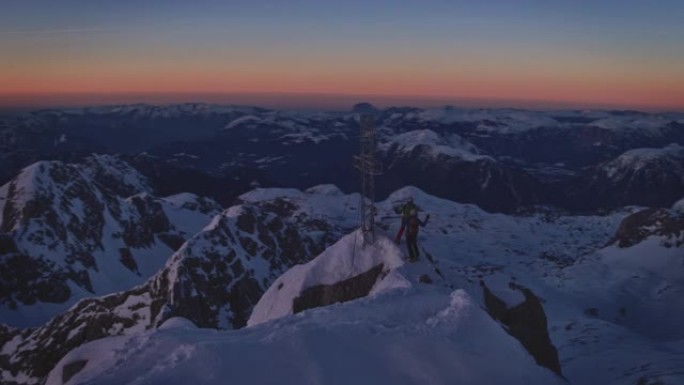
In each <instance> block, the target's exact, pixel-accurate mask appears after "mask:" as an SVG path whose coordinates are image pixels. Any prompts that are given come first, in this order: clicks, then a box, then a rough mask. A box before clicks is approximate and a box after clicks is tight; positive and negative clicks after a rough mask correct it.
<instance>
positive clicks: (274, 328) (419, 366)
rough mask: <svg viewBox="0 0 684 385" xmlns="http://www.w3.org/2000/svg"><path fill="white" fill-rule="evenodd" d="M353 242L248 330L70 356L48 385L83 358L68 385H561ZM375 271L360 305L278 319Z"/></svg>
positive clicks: (460, 308) (285, 291) (495, 332)
mask: <svg viewBox="0 0 684 385" xmlns="http://www.w3.org/2000/svg"><path fill="white" fill-rule="evenodd" d="M361 236H362V235H360V234H359V233H358V232H355V233H353V234H350V235H348V236H346V237H344V238H342V240H340V241H339V242H338V243H337V244H335V245H333V246H332V247H330V248H329V249H328V250H326V251H325V252H324V253H323V254H322V255H320V256H319V257H317V258H316V259H314V260H313V261H311V262H309V263H307V264H305V265H299V266H296V267H295V268H293V269H291V270H290V271H288V272H287V273H286V274H285V275H283V276H282V277H281V278H279V279H278V280H276V282H275V283H274V284H273V286H272V287H271V289H269V291H268V292H267V293H266V294H265V295H264V297H263V298H262V301H260V304H259V305H257V307H256V308H255V312H254V314H253V316H252V319H250V324H251V325H257V326H251V327H248V328H246V329H242V330H238V331H231V332H216V331H208V330H201V329H195V328H194V327H193V326H192V325H191V324H189V322H188V321H183V320H182V319H172V320H169V321H168V322H167V325H166V326H162V328H161V330H159V331H158V332H156V333H153V334H140V335H134V336H130V337H128V338H119V337H117V338H113V339H111V341H107V340H101V341H96V342H93V343H90V344H88V345H85V346H83V347H81V348H79V349H77V350H75V351H73V352H72V353H70V354H69V355H68V356H67V357H65V358H64V359H63V360H62V363H61V364H59V365H58V366H57V367H56V368H55V369H54V370H53V372H52V374H51V376H50V378H49V379H48V381H47V383H48V384H62V382H61V380H62V378H61V373H63V367H64V364H68V363H70V362H74V361H79V360H87V363H86V367H85V369H84V370H83V371H82V372H81V373H79V374H77V375H76V376H74V377H73V378H72V380H71V382H68V383H69V384H120V383H135V384H157V383H159V384H161V383H164V384H186V383H205V384H220V383H225V381H226V380H227V379H230V382H231V383H236V384H248V383H249V384H271V383H272V384H350V383H354V384H383V383H393V384H426V383H427V384H452V383H468V384H493V383H502V382H506V383H509V384H533V383H544V384H554V383H558V384H560V383H562V380H561V379H560V378H559V377H556V376H555V375H554V374H553V373H551V372H550V371H548V370H546V369H544V368H541V367H539V366H537V365H536V364H535V362H534V360H533V359H532V358H531V356H529V354H528V353H527V352H526V351H525V350H524V348H523V347H522V346H521V345H520V344H519V343H517V341H515V340H514V339H512V338H511V337H510V336H508V334H506V332H505V331H504V330H503V329H502V328H501V327H500V326H499V325H498V324H497V323H496V322H495V321H493V320H492V319H491V318H490V317H489V316H488V315H487V314H486V313H485V312H484V311H483V310H482V309H481V308H480V307H479V306H478V304H477V303H476V302H475V301H474V300H473V299H472V298H471V297H470V296H469V295H468V294H467V293H466V292H465V291H464V290H460V289H458V290H453V291H448V290H443V289H442V288H434V287H417V286H416V285H415V284H412V283H411V282H410V278H411V277H412V276H413V274H412V273H413V271H412V270H411V269H410V268H404V267H402V265H403V262H402V254H401V251H400V249H399V248H398V247H397V246H396V245H395V244H394V243H393V242H392V241H391V240H389V238H386V237H381V238H380V239H378V240H376V243H375V245H374V246H367V247H365V248H362V247H361V244H359V238H360V237H361ZM357 247H358V250H359V252H358V253H355V252H354V249H355V248H357ZM377 263H383V264H384V265H385V266H386V268H387V271H386V273H387V275H386V276H384V278H383V279H381V280H380V281H379V282H377V283H376V285H375V287H374V289H373V290H372V291H371V294H370V295H369V296H368V297H366V298H364V299H361V300H357V301H352V302H347V303H344V304H337V305H332V306H329V307H326V308H319V309H313V310H310V311H306V312H304V313H300V314H298V315H296V316H289V317H284V318H281V317H283V316H285V315H287V314H291V313H292V311H291V308H289V306H288V305H291V303H292V302H291V299H292V298H293V297H294V296H296V295H298V294H300V293H301V292H302V291H303V290H304V289H306V288H307V287H310V286H313V285H318V284H332V283H335V282H339V281H340V280H344V279H346V278H349V277H353V276H355V275H358V274H360V273H363V272H364V271H366V270H368V269H370V268H371V267H372V266H374V265H375V264H377ZM406 277H408V278H406ZM278 287H280V288H281V289H278ZM281 291H282V292H281ZM270 319H273V321H270V322H266V321H268V320H270Z"/></svg>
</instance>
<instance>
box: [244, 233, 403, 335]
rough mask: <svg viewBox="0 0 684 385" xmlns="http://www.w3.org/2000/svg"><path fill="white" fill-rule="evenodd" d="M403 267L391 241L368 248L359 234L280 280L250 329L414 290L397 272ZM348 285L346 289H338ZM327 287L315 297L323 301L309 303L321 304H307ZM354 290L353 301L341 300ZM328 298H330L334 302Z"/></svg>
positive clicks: (262, 302)
mask: <svg viewBox="0 0 684 385" xmlns="http://www.w3.org/2000/svg"><path fill="white" fill-rule="evenodd" d="M403 264H404V262H403V258H402V253H401V251H400V250H399V248H398V247H397V245H396V244H394V242H392V241H391V240H390V239H389V238H387V237H379V238H378V239H376V241H375V244H373V245H372V246H368V245H367V246H364V242H363V233H361V232H360V231H359V230H357V231H355V232H354V233H352V234H349V235H347V236H345V237H343V238H342V239H340V241H338V242H337V243H335V244H334V245H332V246H330V247H328V248H327V249H326V250H325V251H324V252H323V253H322V254H321V255H319V256H317V257H316V258H315V259H314V260H312V261H311V262H308V263H306V264H304V265H297V266H295V267H293V268H291V269H290V270H288V271H287V272H286V273H285V274H283V275H281V276H280V277H279V278H278V279H276V280H275V282H273V284H272V285H271V287H270V288H269V289H268V290H267V291H266V292H265V293H264V295H263V296H262V297H261V299H260V300H259V302H258V303H257V304H256V306H255V307H254V311H253V312H252V315H251V316H250V318H249V320H248V321H247V325H249V326H253V325H258V324H260V323H263V322H266V321H269V320H271V319H276V318H280V317H283V316H285V315H288V314H293V313H295V312H299V311H303V310H305V309H306V308H308V307H313V306H315V307H318V306H322V305H323V304H326V302H330V301H332V302H333V303H334V302H338V301H343V300H345V301H346V300H349V299H351V298H352V297H362V296H365V295H368V294H375V293H378V292H382V291H385V290H389V289H391V288H395V287H397V286H400V287H406V286H407V285H408V286H410V284H409V283H408V282H407V281H406V279H405V278H403V277H402V276H401V275H400V274H398V273H396V271H395V269H396V268H397V267H399V266H401V265H403ZM366 276H367V278H366ZM354 280H356V282H353V281H354ZM385 280H387V281H385ZM345 281H346V282H347V284H346V286H345V287H342V286H341V285H340V286H339V287H338V288H335V287H334V285H335V284H340V283H342V282H345ZM390 281H391V282H390ZM323 287H328V288H329V289H328V290H327V291H328V292H327V293H320V294H313V295H318V296H319V298H313V299H312V300H311V301H309V302H316V301H321V302H318V303H303V299H304V297H305V296H306V295H307V293H310V294H311V293H313V290H312V289H314V288H315V290H319V291H321V290H323ZM352 287H353V288H355V289H357V288H358V289H359V292H358V293H353V294H352V295H350V296H349V297H350V298H337V297H342V296H344V294H345V293H343V292H345V291H347V292H349V291H351V288H352ZM324 297H330V300H329V301H327V298H324Z"/></svg>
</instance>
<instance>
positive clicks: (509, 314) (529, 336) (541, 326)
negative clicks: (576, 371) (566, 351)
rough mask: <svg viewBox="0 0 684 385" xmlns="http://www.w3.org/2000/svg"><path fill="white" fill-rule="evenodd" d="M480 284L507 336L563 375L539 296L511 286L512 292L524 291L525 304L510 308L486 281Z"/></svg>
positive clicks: (546, 365) (490, 309) (490, 308)
mask: <svg viewBox="0 0 684 385" xmlns="http://www.w3.org/2000/svg"><path fill="white" fill-rule="evenodd" d="M481 285H482V290H483V291H484V301H485V306H486V308H487V312H488V313H489V315H491V316H492V318H494V319H495V320H497V321H498V322H500V323H501V324H502V325H503V326H504V330H506V332H507V333H508V334H510V335H511V336H513V337H515V338H516V339H517V340H518V341H520V343H521V344H522V345H523V346H524V347H525V349H527V351H528V352H529V353H530V355H531V356H532V357H534V360H535V361H536V362H537V364H539V365H541V366H543V367H545V368H548V369H549V370H551V371H553V372H554V373H556V374H558V375H562V373H561V366H560V361H559V360H558V351H557V350H556V347H555V346H553V344H552V343H551V339H550V338H549V332H548V329H547V322H546V313H544V308H543V306H542V304H541V301H540V300H539V297H537V296H536V295H535V294H534V293H532V291H531V290H529V289H527V288H524V287H522V286H520V285H517V284H514V283H511V284H510V285H509V286H510V289H511V290H516V291H519V292H521V293H522V294H523V295H524V301H523V302H522V303H519V304H516V305H514V306H511V307H509V306H508V305H507V304H506V302H505V301H504V300H502V299H501V298H499V297H497V296H496V295H495V294H494V293H493V292H492V290H490V288H489V287H487V285H486V284H485V283H484V282H481Z"/></svg>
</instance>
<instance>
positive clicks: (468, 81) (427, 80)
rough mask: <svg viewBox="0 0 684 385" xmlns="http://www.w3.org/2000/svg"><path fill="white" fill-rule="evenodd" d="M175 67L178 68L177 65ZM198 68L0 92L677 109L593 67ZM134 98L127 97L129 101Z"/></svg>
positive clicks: (139, 71) (55, 73)
mask: <svg viewBox="0 0 684 385" xmlns="http://www.w3.org/2000/svg"><path fill="white" fill-rule="evenodd" d="M181 67H182V66H181ZM211 67H212V66H207V70H206V71H202V70H199V69H193V70H192V71H180V70H181V68H174V67H173V66H171V67H170V68H131V67H126V66H122V67H118V68H114V69H112V70H111V71H104V70H103V69H101V68H98V69H97V70H95V69H92V68H94V67H90V68H91V69H87V68H86V69H83V68H81V67H61V68H52V69H51V70H46V71H42V72H32V73H33V74H35V73H38V74H37V75H29V74H28V73H23V74H19V72H18V71H13V72H14V73H10V74H7V73H5V74H0V90H2V91H0V95H1V96H2V100H4V101H5V103H6V102H7V101H8V100H11V98H12V96H13V95H14V96H17V95H21V97H22V99H24V100H26V99H30V96H31V95H46V94H51V95H54V96H55V98H56V99H58V97H59V95H65V96H67V95H72V96H73V95H76V94H103V95H106V94H159V95H163V94H188V95H200V94H221V93H231V94H240V93H263V94H272V93H287V94H331V95H360V96H362V95H385V96H393V95H394V96H401V97H410V96H415V97H416V98H439V99H445V100H448V99H479V100H511V101H516V100H520V101H530V100H534V101H542V102H544V101H547V102H553V103H568V104H573V103H574V104H588V105H589V104H595V105H614V106H625V107H644V108H659V107H660V108H670V109H671V108H676V109H684V79H681V80H678V81H672V78H673V77H672V76H662V77H661V78H660V79H653V78H648V77H647V78H641V79H635V78H633V77H632V78H630V77H629V76H627V75H625V74H620V73H614V74H610V72H608V71H598V70H595V71H593V72H589V73H585V74H582V73H579V72H577V73H571V74H567V73H566V74H564V76H563V77H560V76H554V75H555V74H549V73H546V74H545V73H534V71H532V70H518V71H517V72H513V73H511V72H506V71H504V70H501V71H500V72H494V71H492V70H480V71H477V70H476V69H470V68H469V69H467V71H459V70H458V69H455V70H440V71H435V72H432V73H430V72H428V71H425V70H421V71H418V70H412V71H411V70H406V69H405V68H388V69H387V70H386V71H385V72H379V71H370V72H369V71H365V72H364V71H361V70H360V69H354V68H351V69H349V70H346V71H344V72H342V71H339V72H333V71H325V70H314V69H311V70H309V71H293V70H285V69H268V68H252V69H245V68H211ZM131 102H135V100H131Z"/></svg>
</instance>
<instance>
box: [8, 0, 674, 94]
mask: <svg viewBox="0 0 684 385" xmlns="http://www.w3.org/2000/svg"><path fill="white" fill-rule="evenodd" d="M2 9H3V12H2V14H0V50H1V52H3V57H4V58H3V59H2V60H0V70H2V71H0V73H4V74H5V75H1V74H0V89H5V90H8V91H5V92H6V93H21V94H27V93H31V92H33V93H41V92H43V93H56V94H58V93H78V92H95V93H101V92H109V91H111V92H127V91H130V92H143V91H145V92H190V93H192V92H196V93H201V92H209V91H211V92H313V93H316V92H320V93H342V94H354V93H357V94H360V95H361V94H388V95H394V94H402V95H411V94H415V95H422V96H426V95H427V96H430V95H433V96H440V97H449V96H450V95H453V97H459V98H462V97H469V96H470V97H473V98H479V99H482V98H485V99H486V98H492V99H496V98H502V99H511V98H515V97H516V91H515V90H516V89H520V90H521V91H524V92H520V96H519V97H520V98H521V99H540V100H548V99H554V100H556V99H557V100H558V101H562V100H563V99H564V98H565V99H567V101H572V100H575V101H577V102H582V100H580V99H582V98H581V95H583V94H584V95H586V98H585V99H586V102H591V103H594V102H595V103H608V104H610V103H614V104H616V105H621V104H625V105H627V104H633V105H639V104H642V105H653V106H656V105H658V104H663V106H665V105H667V106H677V105H680V104H684V101H681V103H680V102H679V101H678V100H679V98H680V96H681V98H682V99H684V69H683V68H684V65H682V64H684V44H683V43H682V42H684V23H682V22H681V18H682V16H683V15H684V2H679V1H674V0H664V1H658V2H652V1H639V0H626V1H606V0H599V1H585V0H580V1H548V0H547V1H537V0H521V1H503V0H494V1H486V2H485V1H474V0H461V1H458V0H457V1H438V0H430V1H356V0H354V1H326V2H321V1H308V0H293V1H288V2H284V1H218V0H212V1H177V0H171V1H164V2H159V1H148V0H143V1H117V2H103V1H74V0H66V1H45V0H40V1H31V0H27V1H2ZM96 69H97V70H96ZM98 71H99V72H98ZM79 73H80V74H82V75H83V76H81V75H79ZM535 74H537V75H538V77H539V79H536V77H537V76H535ZM193 78H197V79H196V81H195V82H194V83H193ZM440 79H442V80H443V81H440ZM582 83H587V84H585V86H584V88H582V87H580V85H581V84H582ZM497 84H498V85H499V88H497ZM526 84H530V85H531V87H529V90H525V88H527V87H524V85H526ZM544 84H547V85H548V87H547V88H544ZM193 87H194V88H193ZM611 89H612V90H613V91H612V92H611ZM639 94H641V95H642V96H641V97H640V96H639ZM563 95H566V96H567V97H566V96H563Z"/></svg>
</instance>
